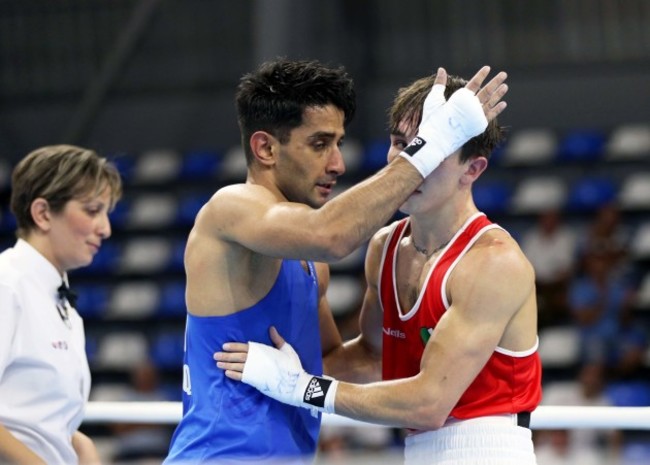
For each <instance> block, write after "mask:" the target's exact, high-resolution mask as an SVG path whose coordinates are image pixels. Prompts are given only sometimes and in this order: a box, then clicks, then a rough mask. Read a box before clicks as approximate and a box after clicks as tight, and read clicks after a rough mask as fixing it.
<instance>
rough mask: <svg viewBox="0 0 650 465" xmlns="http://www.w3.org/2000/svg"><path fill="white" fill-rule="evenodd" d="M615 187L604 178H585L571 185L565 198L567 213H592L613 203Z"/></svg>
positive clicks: (615, 193)
mask: <svg viewBox="0 0 650 465" xmlns="http://www.w3.org/2000/svg"><path fill="white" fill-rule="evenodd" d="M616 195H617V187H616V184H615V183H614V181H613V180H611V179H609V178H605V177H586V178H582V179H579V180H578V181H577V182H575V183H573V184H572V185H571V187H570V189H569V194H568V196H567V201H566V208H567V210H569V211H573V212H579V211H592V210H595V209H597V208H599V207H601V206H603V205H605V204H606V203H609V202H611V201H613V200H614V199H615V198H616Z"/></svg>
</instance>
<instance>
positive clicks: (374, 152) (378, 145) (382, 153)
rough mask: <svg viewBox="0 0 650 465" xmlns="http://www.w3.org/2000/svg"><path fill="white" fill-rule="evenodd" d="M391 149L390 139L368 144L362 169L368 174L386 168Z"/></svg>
mask: <svg viewBox="0 0 650 465" xmlns="http://www.w3.org/2000/svg"><path fill="white" fill-rule="evenodd" d="M389 148H390V142H389V140H388V138H386V139H382V140H376V141H372V142H369V143H368V144H366V147H365V150H364V152H363V161H362V162H361V166H360V169H361V170H362V171H364V172H366V173H374V172H375V171H378V170H379V169H381V168H383V167H384V166H386V163H387V162H388V161H387V155H388V149H389Z"/></svg>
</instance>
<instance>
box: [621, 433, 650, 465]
mask: <svg viewBox="0 0 650 465" xmlns="http://www.w3.org/2000/svg"><path fill="white" fill-rule="evenodd" d="M649 463H650V440H649V439H648V438H646V439H645V440H643V439H637V440H633V441H631V442H626V443H625V444H624V445H623V450H622V452H621V461H620V462H619V464H620V465H648V464H649Z"/></svg>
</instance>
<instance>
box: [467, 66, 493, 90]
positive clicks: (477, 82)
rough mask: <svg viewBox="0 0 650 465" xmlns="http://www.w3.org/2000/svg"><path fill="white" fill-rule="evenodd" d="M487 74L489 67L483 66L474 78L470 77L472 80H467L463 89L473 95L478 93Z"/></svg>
mask: <svg viewBox="0 0 650 465" xmlns="http://www.w3.org/2000/svg"><path fill="white" fill-rule="evenodd" d="M488 74H490V67H489V66H483V67H482V68H481V69H479V70H478V72H477V73H476V74H475V75H474V76H472V79H470V80H469V82H468V83H467V85H465V87H466V88H467V89H469V90H471V91H472V92H474V93H476V92H478V90H479V89H480V88H481V84H483V81H484V80H485V78H486V77H487V75H488Z"/></svg>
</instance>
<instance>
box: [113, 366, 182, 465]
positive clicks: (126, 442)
mask: <svg viewBox="0 0 650 465" xmlns="http://www.w3.org/2000/svg"><path fill="white" fill-rule="evenodd" d="M130 375H131V376H130V378H131V391H130V392H129V393H127V394H126V396H125V398H124V401H128V402H155V401H158V402H160V401H166V400H169V399H167V397H166V395H165V393H164V392H163V390H162V389H161V388H160V373H159V372H158V369H157V368H156V366H155V365H154V364H153V363H151V362H150V361H144V362H142V363H139V364H137V365H136V366H134V367H133V369H132V370H131V374H130ZM111 431H112V433H113V435H114V437H115V439H116V449H115V452H114V455H113V461H114V462H115V463H149V462H150V463H160V462H162V460H163V459H164V458H165V456H166V455H167V449H168V447H169V440H170V439H171V433H172V431H171V430H170V429H169V428H168V427H167V426H164V425H152V424H133V423H130V424H120V423H116V424H113V425H111Z"/></svg>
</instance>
